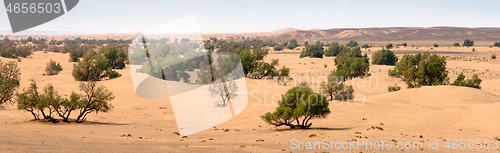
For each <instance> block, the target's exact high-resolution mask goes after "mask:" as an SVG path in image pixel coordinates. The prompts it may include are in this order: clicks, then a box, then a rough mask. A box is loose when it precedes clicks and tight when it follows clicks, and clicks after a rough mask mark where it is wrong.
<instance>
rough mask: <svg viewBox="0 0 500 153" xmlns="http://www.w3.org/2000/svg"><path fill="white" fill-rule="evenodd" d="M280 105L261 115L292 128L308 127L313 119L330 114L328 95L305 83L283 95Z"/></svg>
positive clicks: (279, 124)
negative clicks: (315, 91)
mask: <svg viewBox="0 0 500 153" xmlns="http://www.w3.org/2000/svg"><path fill="white" fill-rule="evenodd" d="M278 104H279V106H278V107H277V108H276V111H274V112H273V113H271V112H267V113H266V114H265V115H262V116H260V118H261V119H262V120H264V121H265V122H267V123H269V124H270V125H274V126H283V125H285V126H289V127H290V128H292V129H294V128H299V129H307V128H309V127H311V125H312V123H309V121H310V120H311V119H321V118H326V116H328V114H330V109H329V108H328V106H329V103H328V101H327V100H326V97H325V96H323V95H321V94H318V93H314V92H313V90H312V89H311V88H309V87H308V86H307V85H304V83H301V84H299V85H298V86H296V87H293V88H292V89H290V90H288V92H287V93H286V94H284V95H282V97H281V100H280V101H279V103H278Z"/></svg>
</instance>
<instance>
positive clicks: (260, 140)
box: [255, 139, 264, 142]
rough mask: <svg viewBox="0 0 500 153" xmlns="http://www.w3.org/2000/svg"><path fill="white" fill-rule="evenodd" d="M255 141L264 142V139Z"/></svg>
mask: <svg viewBox="0 0 500 153" xmlns="http://www.w3.org/2000/svg"><path fill="white" fill-rule="evenodd" d="M255 142H264V140H262V139H259V140H255Z"/></svg>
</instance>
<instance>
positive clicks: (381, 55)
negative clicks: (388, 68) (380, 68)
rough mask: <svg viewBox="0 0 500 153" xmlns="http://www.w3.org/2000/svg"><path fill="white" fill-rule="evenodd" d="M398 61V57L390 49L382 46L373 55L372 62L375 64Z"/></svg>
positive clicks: (392, 63) (390, 63)
mask: <svg viewBox="0 0 500 153" xmlns="http://www.w3.org/2000/svg"><path fill="white" fill-rule="evenodd" d="M397 61H398V57H397V56H396V55H395V54H394V52H392V51H390V50H388V49H383V48H382V50H379V51H377V52H375V53H374V54H373V55H372V64H375V65H394V64H396V62H397Z"/></svg>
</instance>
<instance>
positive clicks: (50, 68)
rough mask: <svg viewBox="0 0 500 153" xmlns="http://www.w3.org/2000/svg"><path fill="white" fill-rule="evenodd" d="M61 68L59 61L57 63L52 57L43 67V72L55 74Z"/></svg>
mask: <svg viewBox="0 0 500 153" xmlns="http://www.w3.org/2000/svg"><path fill="white" fill-rule="evenodd" d="M62 70H63V68H62V66H61V63H57V62H55V61H53V60H52V59H51V60H50V61H49V62H48V63H47V67H45V74H47V75H57V74H59V72H61V71H62Z"/></svg>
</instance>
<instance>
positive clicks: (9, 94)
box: [0, 61, 21, 105]
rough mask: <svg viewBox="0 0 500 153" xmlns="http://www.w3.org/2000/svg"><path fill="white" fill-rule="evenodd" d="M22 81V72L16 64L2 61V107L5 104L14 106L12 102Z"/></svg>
mask: <svg viewBox="0 0 500 153" xmlns="http://www.w3.org/2000/svg"><path fill="white" fill-rule="evenodd" d="M20 81H21V72H20V70H19V68H18V67H17V63H16V62H13V61H11V62H6V63H4V62H2V61H0V105H2V104H4V103H11V104H14V102H15V101H14V100H12V99H13V98H14V96H15V94H14V93H15V92H16V90H17V88H19V82H20Z"/></svg>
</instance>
